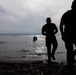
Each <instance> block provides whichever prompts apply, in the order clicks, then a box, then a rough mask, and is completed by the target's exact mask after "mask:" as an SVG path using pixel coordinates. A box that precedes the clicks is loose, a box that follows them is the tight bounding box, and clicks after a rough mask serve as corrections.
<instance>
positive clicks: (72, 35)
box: [60, 0, 76, 66]
mask: <svg viewBox="0 0 76 75" xmlns="http://www.w3.org/2000/svg"><path fill="white" fill-rule="evenodd" d="M60 32H61V35H62V40H63V41H64V42H65V47H66V50H67V64H68V65H69V66H73V63H74V62H75V58H74V56H75V54H76V51H74V46H76V0H74V1H73V2H72V6H71V10H68V11H67V12H65V13H64V14H63V16H62V18H61V22H60Z"/></svg>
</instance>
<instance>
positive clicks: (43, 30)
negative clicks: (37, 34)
mask: <svg viewBox="0 0 76 75" xmlns="http://www.w3.org/2000/svg"><path fill="white" fill-rule="evenodd" d="M42 35H45V36H46V32H45V29H44V26H43V27H42Z"/></svg>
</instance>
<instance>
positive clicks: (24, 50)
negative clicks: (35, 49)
mask: <svg viewBox="0 0 76 75" xmlns="http://www.w3.org/2000/svg"><path fill="white" fill-rule="evenodd" d="M21 52H24V53H25V52H29V50H28V49H22V50H21Z"/></svg>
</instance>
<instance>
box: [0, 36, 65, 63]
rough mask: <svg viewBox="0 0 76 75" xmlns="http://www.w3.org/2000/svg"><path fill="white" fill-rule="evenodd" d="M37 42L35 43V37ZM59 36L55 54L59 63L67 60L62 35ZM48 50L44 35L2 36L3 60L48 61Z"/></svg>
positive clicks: (0, 37) (0, 40)
mask: <svg viewBox="0 0 76 75" xmlns="http://www.w3.org/2000/svg"><path fill="white" fill-rule="evenodd" d="M34 36H36V37H37V41H36V42H33V37H34ZM56 36H57V41H58V48H57V51H56V54H55V57H56V60H55V61H57V62H62V61H65V60H66V49H65V46H64V42H63V41H62V40H61V36H60V35H56ZM46 59H47V49H46V46H45V36H43V35H0V61H1V60H26V61H27V60H46Z"/></svg>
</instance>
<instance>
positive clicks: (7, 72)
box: [0, 60, 76, 75]
mask: <svg viewBox="0 0 76 75" xmlns="http://www.w3.org/2000/svg"><path fill="white" fill-rule="evenodd" d="M0 75H76V66H74V67H73V68H70V67H67V66H66V65H63V63H61V64H59V63H57V62H52V63H49V64H48V63H44V62H43V61H42V60H38V61H37V60H36V61H32V60H31V61H15V62H14V61H1V62H0Z"/></svg>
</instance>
